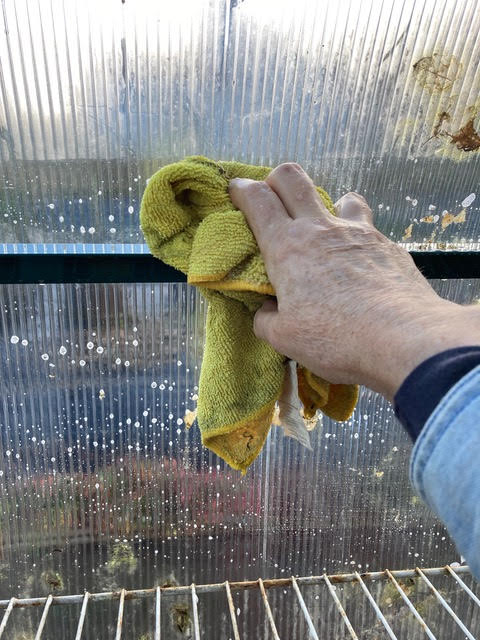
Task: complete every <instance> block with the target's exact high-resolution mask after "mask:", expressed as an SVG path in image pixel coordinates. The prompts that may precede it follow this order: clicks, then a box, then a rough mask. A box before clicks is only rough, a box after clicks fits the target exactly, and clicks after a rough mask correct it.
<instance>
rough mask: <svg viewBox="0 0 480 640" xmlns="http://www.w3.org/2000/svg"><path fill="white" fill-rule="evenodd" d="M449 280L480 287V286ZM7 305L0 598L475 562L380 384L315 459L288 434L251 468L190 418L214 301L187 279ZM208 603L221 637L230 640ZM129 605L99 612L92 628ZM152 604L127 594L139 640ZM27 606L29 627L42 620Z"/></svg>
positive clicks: (26, 288) (0, 294) (47, 294)
mask: <svg viewBox="0 0 480 640" xmlns="http://www.w3.org/2000/svg"><path fill="white" fill-rule="evenodd" d="M434 284H435V287H436V288H437V290H438V291H439V293H440V294H441V295H443V296H444V297H447V298H449V299H450V300H454V301H456V302H460V303H472V302H475V301H477V300H478V298H479V297H480V283H479V281H468V280H464V281H453V280H451V281H448V282H435V283H434ZM0 300H1V306H0V357H1V369H2V376H1V377H0V398H1V409H0V505H1V508H0V535H1V538H0V545H1V546H0V553H1V563H0V599H1V598H10V597H11V596H12V595H16V596H19V597H20V596H21V597H29V596H40V595H47V594H48V593H50V592H52V593H53V594H54V595H58V594H68V593H82V592H83V591H84V590H85V589H86V590H88V591H89V592H92V593H93V592H99V591H110V590H116V589H120V588H126V589H129V588H138V586H139V585H140V586H145V587H147V586H154V585H156V584H159V585H165V584H172V585H176V584H187V585H188V584H191V583H192V582H196V583H197V584H198V583H210V582H223V581H224V580H226V579H229V580H245V579H252V580H256V579H257V578H258V577H259V576H262V577H263V578H264V579H268V578H281V577H289V576H291V575H321V574H323V573H324V572H327V573H340V572H351V571H354V570H357V571H359V572H362V571H368V570H381V569H384V568H390V569H405V568H407V567H409V566H410V567H412V566H424V567H428V566H430V567H431V566H442V565H444V564H446V563H447V562H454V561H457V562H459V561H461V558H460V557H459V555H458V553H457V552H456V550H455V548H454V545H453V544H452V542H451V541H450V539H449V537H448V535H447V532H446V531H445V529H444V527H443V526H442V525H441V523H439V522H438V520H437V519H436V518H435V517H434V516H433V515H432V514H431V512H430V511H429V510H428V509H427V508H426V507H424V506H423V504H422V503H421V502H420V501H419V499H418V498H417V497H416V496H415V495H414V494H413V492H412V490H411V488H410V486H409V481H408V462H409V454H410V450H411V445H410V443H409V440H408V438H407V436H406V435H405V432H404V431H403V429H402V428H401V426H400V425H399V424H398V423H397V421H396V420H395V418H394V416H393V412H392V408H391V407H390V405H388V403H386V402H385V401H384V400H383V399H382V398H380V397H379V396H377V395H376V394H374V393H372V392H370V391H366V390H363V391H362V394H361V397H360V402H359V404H358V407H357V409H356V411H355V413H354V415H353V417H352V419H351V420H350V421H349V422H347V423H345V424H339V423H334V422H331V421H330V420H328V419H324V420H323V422H322V423H321V424H320V425H319V426H318V427H317V429H316V430H315V431H313V432H312V445H313V451H312V452H309V451H307V450H306V449H303V448H302V447H301V446H300V445H299V444H298V443H297V442H295V441H293V440H291V439H288V438H285V437H284V436H283V435H282V432H281V430H280V429H278V428H276V427H274V428H273V429H272V431H271V433H270V435H269V438H268V440H267V443H266V445H265V447H264V449H263V451H262V454H261V455H260V457H259V458H258V460H257V461H256V462H255V463H254V465H253V466H252V467H251V469H250V470H249V471H248V473H247V475H246V476H244V477H242V476H241V475H240V473H239V472H235V471H232V470H231V469H229V468H228V467H227V466H226V465H224V464H223V462H222V461H220V460H219V459H218V458H216V456H214V455H213V454H211V453H210V452H208V451H207V450H205V449H203V448H202V447H201V444H200V437H199V432H198V429H197V426H196V424H194V425H193V426H192V427H191V428H190V429H187V428H186V423H188V422H189V421H190V419H191V414H189V411H191V410H193V409H194V407H195V400H196V393H197V390H198V389H197V384H198V374H199V366H200V362H201V354H202V346H203V339H204V321H205V304H204V303H203V302H202V301H201V299H200V298H199V297H198V296H197V294H196V292H195V290H194V289H191V288H189V287H188V286H187V285H185V284H176V285H168V284H163V285H162V284H155V285H149V284H145V285H45V286H41V285H22V286H19V285H4V286H2V287H1V289H0ZM452 330H454V328H452ZM317 595H318V594H317ZM241 597H242V598H243V596H241ZM255 597H257V596H255ZM274 597H275V598H280V599H281V598H282V596H281V595H278V596H274ZM379 597H380V595H379ZM208 598H210V599H211V606H210V605H208V602H210V600H208ZM208 598H207V600H208V602H206V603H205V604H204V605H202V607H203V608H202V610H203V611H205V613H204V614H202V615H205V616H206V617H207V618H206V620H207V619H208V620H210V622H208V624H207V622H206V627H205V628H206V629H207V630H210V633H211V634H212V635H209V634H208V632H207V635H206V636H205V637H208V638H216V637H222V636H221V635H215V634H216V627H211V626H209V625H213V624H214V621H215V620H216V617H215V616H217V614H218V616H220V610H218V609H216V608H215V607H217V605H216V604H215V597H214V596H213V595H212V596H208ZM245 598H247V596H245ZM248 598H254V596H253V595H252V596H248ZM248 598H247V599H248ZM252 602H253V600H252ZM275 602H277V601H276V600H275V601H274V603H275ZM248 603H250V600H248V602H247V600H245V602H244V605H245V606H247V605H248V606H257V605H253V604H251V605H250V604H248ZM259 604H260V601H259V602H258V605H259ZM117 605H118V603H115V604H111V605H109V604H106V605H105V607H106V608H107V609H108V607H111V608H112V610H111V611H110V610H109V609H108V611H107V610H106V609H105V608H102V606H99V607H98V608H97V609H96V608H95V607H93V605H92V614H91V617H89V618H88V625H92V626H89V627H88V628H89V629H90V631H91V635H88V637H89V638H90V637H92V638H96V637H98V638H100V637H104V635H101V634H102V629H104V628H106V627H105V626H102V625H106V624H107V623H106V621H105V620H106V619H110V618H111V619H112V620H115V619H116V618H115V616H116V611H117ZM79 606H80V605H79ZM146 606H147V605H142V604H138V603H137V604H134V603H126V604H125V607H126V610H127V609H128V611H137V612H138V613H137V614H132V615H130V613H129V614H128V616H127V617H126V621H127V620H128V621H129V622H128V623H127V627H126V630H127V631H128V629H130V632H129V633H130V634H133V631H135V632H137V630H141V629H143V628H144V629H145V631H142V633H147V629H148V627H147V626H142V625H147V622H148V621H147V618H146V613H145V612H144V613H142V611H144V609H142V607H146ZM218 606H220V605H218ZM221 606H222V607H223V604H221ZM239 606H240V605H239ZM242 606H243V605H242ZM75 607H76V606H75ZM75 607H72V609H71V611H72V612H71V614H68V616H67V615H62V614H60V613H58V612H57V613H53V612H54V610H55V611H58V609H57V608H56V607H54V608H53V609H52V614H53V615H54V618H53V619H54V620H56V621H57V622H56V623H55V624H58V625H61V629H62V631H61V635H59V636H56V637H62V638H67V637H73V635H74V634H73V630H74V629H75V625H76V624H77V622H78V616H79V613H80V611H79V610H78V611H77V609H76V608H75ZM212 607H213V608H212ZM278 607H279V608H280V610H281V611H282V612H283V613H282V614H281V615H282V616H284V618H282V619H283V620H284V622H281V621H280V622H279V624H280V626H281V628H282V629H288V628H289V627H288V625H289V624H290V618H289V616H288V613H287V612H286V610H285V608H283V609H282V605H281V602H280V601H278V603H277V604H276V608H277V609H278ZM95 611H97V612H99V613H98V615H97V614H94V613H93V612H95ZM102 611H103V613H102ZM145 611H146V610H145ZM332 612H333V610H332ZM14 614H15V616H17V617H18V619H19V620H25V621H26V622H25V625H27V626H26V627H25V629H26V630H27V631H28V629H29V628H33V629H35V627H36V625H38V620H37V619H36V618H35V616H37V615H41V614H40V612H39V611H38V610H36V611H35V612H30V613H28V612H27V613H26V612H21V611H17V610H16V609H15V611H14V613H13V612H12V615H14ZM149 615H150V614H149ZM222 615H223V614H222ZM332 615H333V613H332ZM469 615H470V614H469ZM31 616H33V618H32V617H31ZM69 616H70V617H69ZM112 616H113V617H112ZM17 617H16V618H15V620H16V619H17ZM169 619H170V618H168V617H167V618H166V620H169ZM28 621H30V622H28ZM371 622H372V624H373V623H374V620H373V619H372V620H371ZM27 623H28V624H27ZM18 624H19V625H20V626H19V627H18V629H19V633H20V630H21V629H22V627H21V624H20V623H18ZM49 624H51V623H50V622H49ZM148 624H149V623H148ZM165 624H167V622H166V623H165ZM169 624H170V623H169ZM218 624H220V623H218ZM225 624H227V623H225ZM365 624H367V623H366V622H365ZM368 624H370V622H369V623H368ZM28 625H30V627H29V626H28ZM96 625H97V626H96ZM128 625H132V626H131V627H129V626H128ZM284 625H286V626H284ZM219 628H222V627H220V626H219ZM225 628H228V627H225ZM327 628H328V627H327ZM365 628H367V627H366V626H365ZM446 628H447V627H446ZM246 629H247V627H246ZM266 629H267V631H265V634H266V635H265V636H264V637H265V638H267V637H269V636H268V627H266ZM214 632H215V633H214ZM129 633H127V635H126V636H125V637H133V638H134V639H135V640H139V638H142V633H140V632H139V633H138V638H137V637H136V636H134V635H129ZM172 633H173V631H172ZM251 633H253V631H251ZM95 634H98V635H95ZM24 637H26V638H28V640H30V636H29V635H28V633H27V635H26V636H22V635H19V638H22V640H23V638H24ZM147 637H148V636H147ZM167 637H172V638H175V637H176V636H175V635H171V636H167ZM178 637H179V638H180V637H182V636H181V635H179V636H178ZM226 637H229V636H226ZM247 637H250V636H249V635H248V636H247ZM338 637H341V636H338ZM367 637H368V636H367ZM372 637H376V636H374V635H373V636H372ZM412 637H414V636H412ZM440 637H442V636H440ZM444 637H445V639H446V638H447V637H448V638H451V637H454V636H444ZM15 640H17V638H15ZM142 640H145V638H142Z"/></svg>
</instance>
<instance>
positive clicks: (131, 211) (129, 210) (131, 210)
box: [128, 205, 133, 213]
mask: <svg viewBox="0 0 480 640" xmlns="http://www.w3.org/2000/svg"><path fill="white" fill-rule="evenodd" d="M128 213H133V207H132V206H131V205H130V206H129V207H128Z"/></svg>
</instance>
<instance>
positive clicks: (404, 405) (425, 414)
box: [393, 346, 480, 442]
mask: <svg viewBox="0 0 480 640" xmlns="http://www.w3.org/2000/svg"><path fill="white" fill-rule="evenodd" d="M478 365H480V346H472V347H459V348H457V349H449V350H448V351H442V352H441V353H437V355H435V356H432V357H431V358H428V359H427V360H425V361H424V362H422V363H421V364H419V365H418V367H416V368H415V369H414V370H413V371H412V372H411V373H410V374H409V375H408V376H407V377H406V378H405V380H404V381H403V383H402V385H401V387H400V389H399V390H398V391H397V393H396V394H395V398H394V400H393V403H394V408H395V415H396V416H397V418H398V419H399V420H400V422H401V423H402V424H403V426H404V427H405V429H406V430H407V431H408V433H409V434H410V437H411V438H412V440H413V441H414V442H415V440H416V439H417V438H418V436H419V435H420V431H421V430H422V429H423V427H424V425H425V423H426V421H427V420H428V418H429V417H430V415H431V414H432V412H433V410H434V409H435V407H436V406H437V404H438V403H439V402H440V400H441V399H442V398H443V396H444V395H445V394H446V393H447V392H448V391H449V389H451V388H452V387H453V386H454V385H455V383H456V382H458V381H459V380H460V379H461V378H463V376H465V375H466V374H467V373H468V372H469V371H471V370H472V369H474V368H475V367H478Z"/></svg>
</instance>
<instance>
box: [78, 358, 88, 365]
mask: <svg viewBox="0 0 480 640" xmlns="http://www.w3.org/2000/svg"><path fill="white" fill-rule="evenodd" d="M78 364H79V365H80V366H81V367H84V366H85V365H86V364H87V363H86V362H85V360H80V362H79V363H78Z"/></svg>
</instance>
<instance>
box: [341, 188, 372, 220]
mask: <svg viewBox="0 0 480 640" xmlns="http://www.w3.org/2000/svg"><path fill="white" fill-rule="evenodd" d="M335 211H336V212H337V215H338V217H339V218H342V219H343V220H350V221H351V222H363V223H364V224H368V225H370V226H373V218H372V210H371V209H370V207H369V206H368V203H367V201H366V200H365V198H364V197H363V196H361V195H360V194H359V193H355V192H354V191H351V192H349V193H346V194H345V195H344V196H342V197H341V198H340V200H338V202H336V203H335Z"/></svg>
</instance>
